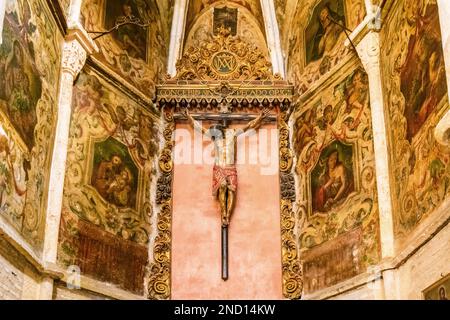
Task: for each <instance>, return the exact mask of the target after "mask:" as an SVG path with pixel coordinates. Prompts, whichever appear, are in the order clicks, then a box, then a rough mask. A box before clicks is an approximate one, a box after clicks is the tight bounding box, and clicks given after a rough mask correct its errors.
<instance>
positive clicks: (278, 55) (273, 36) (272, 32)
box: [261, 0, 286, 78]
mask: <svg viewBox="0 0 450 320" xmlns="http://www.w3.org/2000/svg"><path fill="white" fill-rule="evenodd" d="M261 8H262V11H263V17H264V25H265V28H266V38H267V46H268V48H269V52H270V58H271V62H272V68H273V73H278V74H280V75H281V76H282V77H283V78H285V76H286V74H285V68H284V61H283V54H282V51H281V41H280V32H279V28H278V22H277V17H276V13H275V12H276V10H275V5H274V3H273V0H261Z"/></svg>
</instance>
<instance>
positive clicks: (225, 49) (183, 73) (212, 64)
mask: <svg viewBox="0 0 450 320" xmlns="http://www.w3.org/2000/svg"><path fill="white" fill-rule="evenodd" d="M217 32H218V34H217V35H214V36H213V38H212V39H211V40H208V41H202V42H200V44H199V45H198V46H195V47H190V48H188V49H187V50H186V51H185V53H184V54H183V56H182V57H181V59H180V60H178V62H177V75H176V76H175V77H174V79H176V80H206V81H228V80H241V81H242V80H280V79H281V77H280V75H279V74H273V72H272V64H271V63H270V61H269V60H268V57H266V56H265V55H264V54H263V52H262V51H261V50H259V49H258V48H257V47H255V46H253V45H251V44H249V43H246V42H244V41H242V40H241V39H240V38H239V37H237V36H232V34H231V30H230V29H227V28H225V27H220V28H219V29H218V30H217Z"/></svg>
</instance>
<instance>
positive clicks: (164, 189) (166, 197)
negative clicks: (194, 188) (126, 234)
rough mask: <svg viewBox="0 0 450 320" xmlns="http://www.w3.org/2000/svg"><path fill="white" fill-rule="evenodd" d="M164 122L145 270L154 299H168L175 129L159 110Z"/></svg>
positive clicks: (170, 118)
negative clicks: (153, 223) (151, 239)
mask: <svg viewBox="0 0 450 320" xmlns="http://www.w3.org/2000/svg"><path fill="white" fill-rule="evenodd" d="M163 116H164V120H165V128H164V140H165V142H164V148H163V150H162V151H161V155H160V158H159V163H160V166H159V167H160V176H159V178H158V182H157V186H156V189H157V191H156V203H157V204H158V205H159V214H158V217H157V235H156V238H155V240H154V245H153V261H152V262H151V263H150V264H149V266H148V267H147V274H148V278H147V296H148V298H150V299H154V300H164V299H170V262H171V260H170V257H171V255H170V253H171V246H172V234H171V231H170V230H171V225H172V176H173V174H172V171H173V164H172V151H173V150H172V149H173V140H172V139H173V138H172V136H173V134H172V133H173V130H174V128H175V123H174V118H173V112H172V110H163Z"/></svg>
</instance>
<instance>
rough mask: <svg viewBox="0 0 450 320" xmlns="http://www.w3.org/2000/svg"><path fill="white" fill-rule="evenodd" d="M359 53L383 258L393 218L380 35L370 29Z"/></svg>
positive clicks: (390, 252)
mask: <svg viewBox="0 0 450 320" xmlns="http://www.w3.org/2000/svg"><path fill="white" fill-rule="evenodd" d="M356 48H357V51H358V55H359V57H360V59H361V62H362V64H363V66H364V68H365V70H366V72H367V75H368V78H369V93H370V108H371V112H372V127H373V136H374V150H375V169H376V176H377V191H378V206H379V210H380V239H381V254H382V258H383V259H384V258H388V257H393V256H394V254H395V245H394V222H393V216H392V214H393V212H392V198H391V189H390V179H389V150H388V145H387V139H388V136H387V131H386V122H385V119H386V116H387V115H385V108H384V101H383V87H382V79H381V69H380V36H379V34H378V33H377V32H374V31H370V32H369V33H368V34H367V35H366V36H365V37H364V38H362V39H361V41H360V42H359V44H357V46H356Z"/></svg>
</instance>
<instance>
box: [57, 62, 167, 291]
mask: <svg viewBox="0 0 450 320" xmlns="http://www.w3.org/2000/svg"><path fill="white" fill-rule="evenodd" d="M158 139H159V132H158V118H157V117H155V116H154V115H153V114H152V113H151V112H149V111H148V110H147V107H145V106H142V105H139V104H138V103H136V102H134V101H133V100H132V99H130V97H128V96H125V95H124V94H123V93H121V92H120V91H118V89H116V88H114V87H112V86H109V85H107V84H106V82H105V81H104V80H102V79H101V78H100V77H99V76H98V75H97V74H95V73H94V72H93V71H92V70H90V69H88V70H87V71H83V72H82V74H81V75H80V77H79V78H78V81H77V82H76V84H75V88H74V98H73V115H72V122H71V129H70V140H69V151H68V162H67V172H66V180H65V187H64V188H65V189H64V201H63V216H62V223H61V235H60V246H59V257H58V260H59V263H61V264H62V265H64V266H69V265H77V266H80V268H81V272H82V273H83V274H86V275H89V276H92V277H94V278H96V279H99V280H101V281H106V282H111V283H114V284H116V285H118V286H119V287H121V288H123V289H126V290H129V291H131V292H133V293H136V294H142V293H143V283H144V280H143V277H144V273H145V265H146V262H147V252H148V248H147V244H148V241H149V238H150V234H149V232H150V218H151V216H152V204H151V199H153V198H152V197H151V183H152V177H153V176H154V174H155V166H154V161H155V155H156V152H157V150H158V144H159V140H158Z"/></svg>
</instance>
